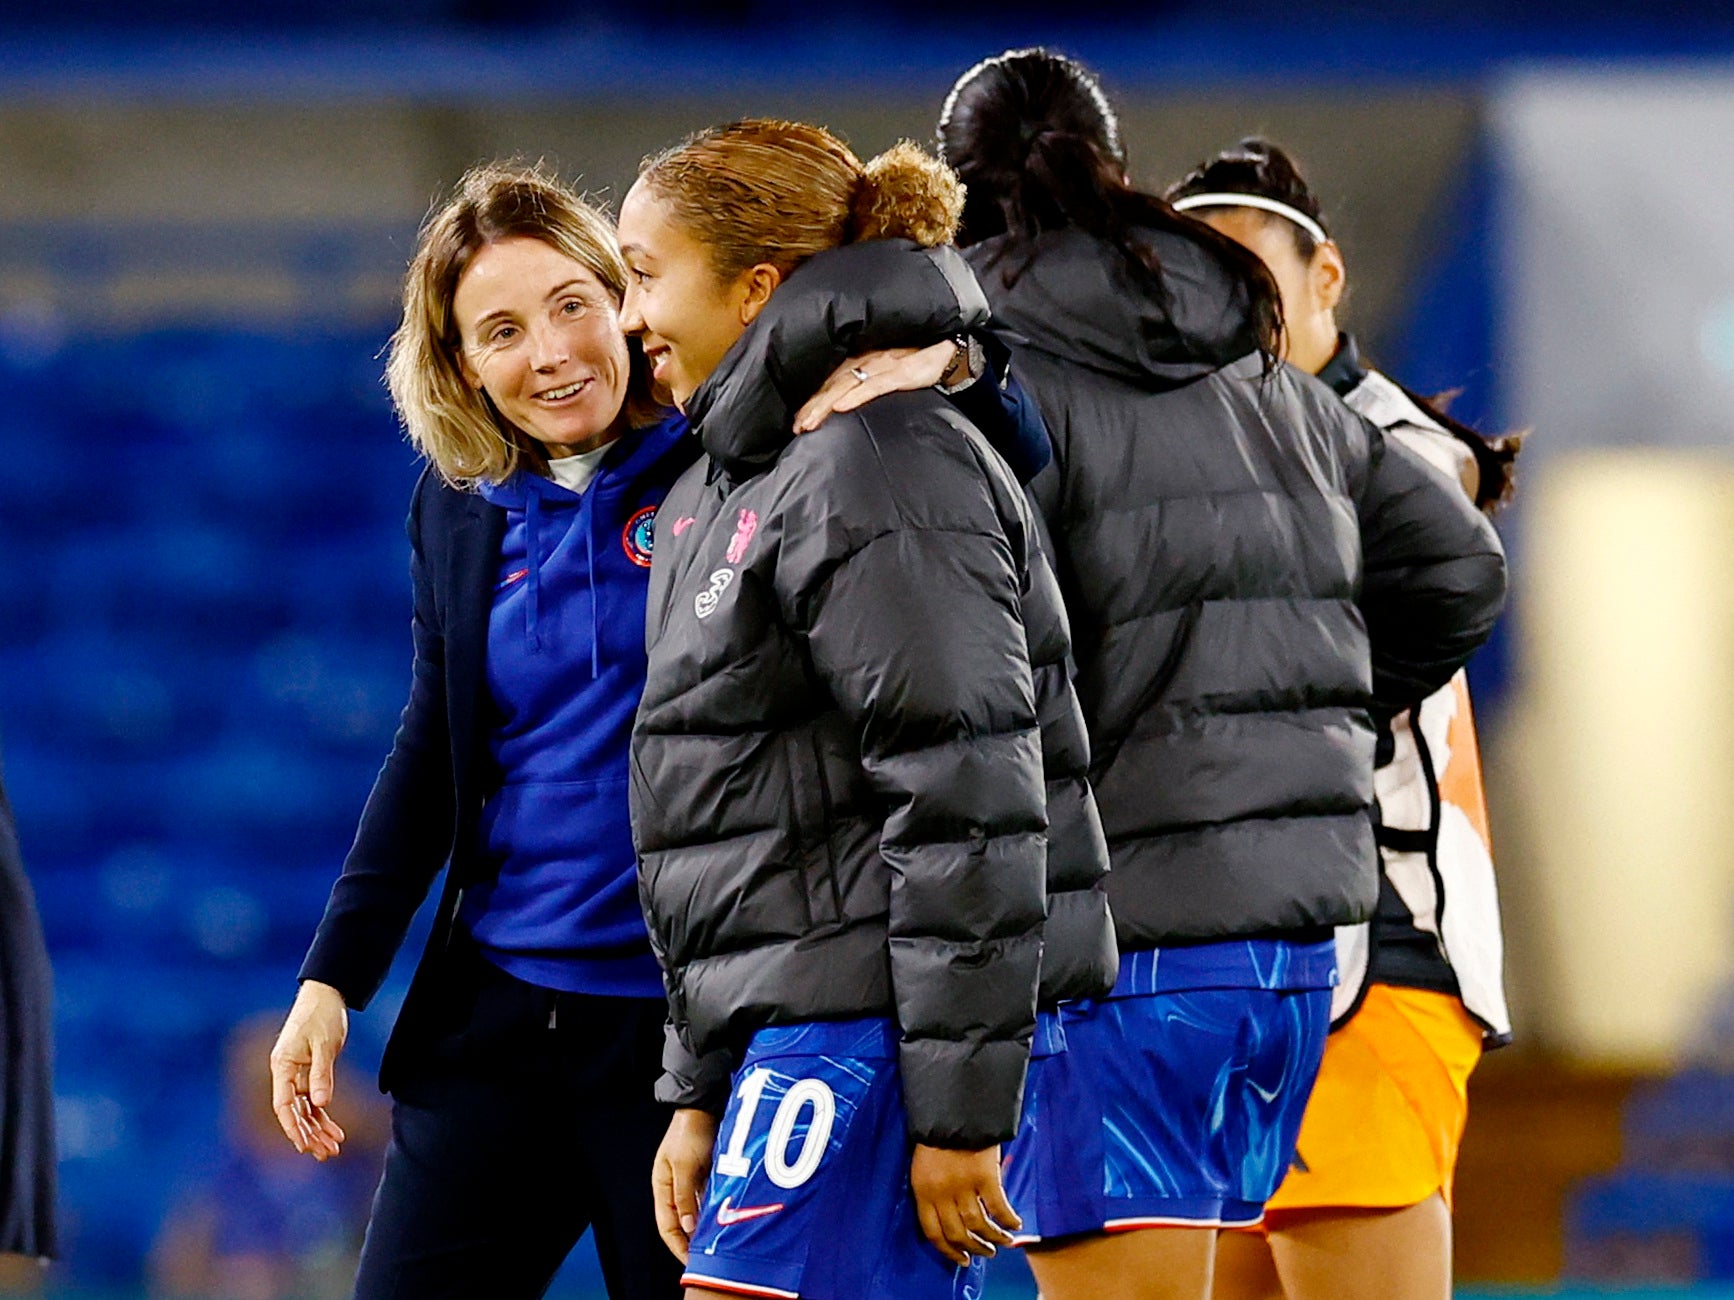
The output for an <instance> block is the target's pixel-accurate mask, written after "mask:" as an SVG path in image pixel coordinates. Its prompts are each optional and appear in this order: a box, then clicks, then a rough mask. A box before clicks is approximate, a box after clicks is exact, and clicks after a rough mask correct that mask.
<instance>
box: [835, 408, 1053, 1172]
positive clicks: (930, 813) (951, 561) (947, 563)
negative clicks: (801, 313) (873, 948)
mask: <svg viewBox="0 0 1734 1300" xmlns="http://www.w3.org/2000/svg"><path fill="white" fill-rule="evenodd" d="M851 436H855V435H851ZM933 441H934V442H935V443H937V441H938V440H933ZM897 479H898V482H899V483H904V484H911V483H914V484H920V485H921V486H920V490H921V491H922V492H923V493H924V494H927V495H928V496H930V497H934V496H944V495H945V494H947V493H949V492H957V493H970V492H975V493H979V492H980V491H981V484H980V479H979V477H978V476H976V474H975V473H973V472H972V467H970V466H969V465H967V464H966V463H965V462H964V461H962V460H960V459H959V458H957V457H956V456H946V455H944V454H940V453H939V452H938V450H937V448H934V449H932V452H931V454H921V453H920V452H917V453H916V454H914V455H912V457H911V460H910V461H907V462H905V463H903V464H901V465H900V466H899V472H898V475H897ZM892 490H893V491H894V492H895V491H897V490H898V489H897V485H896V484H893V486H892ZM1027 544H1028V543H1027V541H1026V539H1024V538H1021V537H1019V538H1010V539H1008V537H1007V536H1006V535H1005V534H1004V533H1003V532H995V531H992V530H987V529H982V530H976V531H970V530H963V529H949V528H946V529H942V528H931V527H918V526H914V525H912V524H909V523H908V522H901V523H896V524H892V525H890V526H888V527H886V528H884V529H882V530H879V531H877V532H876V533H875V534H874V535H873V536H871V537H870V538H868V539H867V540H864V541H863V542H861V543H860V544H858V545H856V546H854V547H853V548H852V549H850V551H849V552H848V553H847V554H846V555H844V556H843V557H842V558H841V559H840V560H839V561H838V562H837V563H836V564H835V565H833V566H831V567H829V569H828V571H827V572H826V573H825V574H824V575H823V576H822V578H820V579H819V580H818V581H817V582H816V584H815V585H814V587H813V588H812V589H811V590H809V591H807V592H806V593H805V594H804V604H805V607H806V609H807V616H806V620H805V622H806V632H807V639H808V644H809V649H810V653H811V656H812V662H813V665H814V668H815V671H816V672H817V674H818V675H819V677H820V678H821V679H822V681H823V683H824V685H825V686H826V687H827V689H828V690H829V692H830V695H831V698H832V699H833V700H835V701H836V703H837V704H838V705H839V707H840V708H841V709H842V710H843V711H844V712H845V713H846V714H847V715H848V716H849V717H850V718H851V720H852V721H853V722H854V724H855V725H856V726H857V727H858V730H859V736H860V749H861V761H862V765H863V768H864V770H865V773H866V775H867V778H868V780H869V782H870V783H871V785H872V787H873V788H874V790H875V791H876V792H877V794H878V795H879V797H880V798H881V799H882V800H883V802H884V805H885V811H886V816H885V821H884V828H883V831H882V833H881V839H880V853H881V856H882V857H883V859H884V861H885V864H886V866H887V867H888V868H889V869H890V872H891V893H890V916H889V945H890V965H891V980H892V991H893V997H894V1001H895V1005H896V1009H897V1015H898V1021H899V1024H900V1025H901V1028H902V1033H903V1041H902V1047H901V1051H900V1063H901V1066H902V1071H903V1095H904V1102H905V1106H906V1109H907V1111H908V1117H909V1126H910V1136H911V1137H912V1138H913V1140H915V1141H916V1142H921V1143H925V1144H928V1145H932V1146H939V1147H950V1148H955V1149H963V1150H979V1149H981V1148H983V1147H987V1146H991V1145H992V1144H994V1143H996V1142H1003V1141H1006V1140H1009V1139H1010V1138H1011V1136H1012V1135H1013V1133H1014V1132H1015V1131H1016V1128H1017V1121H1018V1113H1019V1110H1020V1108H1021V1103H1022V1097H1023V1082H1024V1071H1025V1067H1026V1065H1027V1063H1028V1057H1029V1044H1030V1037H1031V1034H1032V1032H1033V1030H1034V1026H1035V1011H1036V992H1037V983H1038V978H1039V968H1040V962H1041V952H1042V938H1041V933H1042V921H1043V913H1044V900H1043V892H1044V891H1043V885H1044V875H1045V865H1046V864H1045V859H1046V854H1045V851H1044V835H1043V832H1044V830H1045V827H1046V814H1045V804H1046V795H1045V790H1044V787H1043V779H1042V752H1041V737H1040V733H1039V730H1038V725H1037V717H1036V701H1035V698H1034V694H1033V690H1032V684H1031V677H1030V668H1029V652H1028V648H1027V646H1026V644H1025V635H1024V626H1023V621H1022V614H1021V593H1022V585H1023V574H1022V572H1021V570H1022V568H1023V563H1022V560H1023V555H1024V548H1025V547H1026V546H1027Z"/></svg>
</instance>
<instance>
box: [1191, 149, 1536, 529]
mask: <svg viewBox="0 0 1734 1300" xmlns="http://www.w3.org/2000/svg"><path fill="white" fill-rule="evenodd" d="M1199 194H1246V195H1251V196H1253V197H1256V198H1262V199H1271V200H1274V201H1275V202H1277V203H1281V204H1283V205H1284V206H1285V207H1290V208H1293V209H1294V210H1295V211H1296V212H1298V213H1300V214H1302V215H1303V216H1305V217H1307V218H1308V219H1309V220H1311V221H1312V222H1314V223H1315V224H1316V225H1317V226H1318V227H1319V228H1320V229H1321V230H1323V231H1325V232H1326V234H1327V235H1328V234H1329V232H1330V225H1329V223H1327V222H1326V221H1325V218H1324V212H1323V209H1322V208H1321V207H1320V205H1319V200H1318V195H1316V194H1314V193H1313V191H1312V187H1311V186H1309V185H1308V184H1307V182H1306V177H1305V176H1303V175H1301V170H1300V168H1299V167H1298V166H1296V165H1295V161H1294V159H1293V158H1291V157H1290V156H1289V154H1288V152H1287V151H1286V150H1285V149H1283V148H1282V147H1281V146H1280V145H1275V144H1272V143H1271V142H1270V141H1269V140H1261V139H1258V138H1257V137H1249V138H1248V139H1245V140H1242V141H1241V142H1240V143H1239V144H1237V145H1235V146H1234V148H1232V149H1224V150H1223V151H1222V152H1221V153H1219V154H1217V155H1216V157H1214V158H1212V159H1210V160H1209V161H1208V162H1203V163H1200V164H1199V165H1198V166H1196V167H1194V168H1193V169H1192V170H1191V171H1190V172H1188V173H1187V174H1186V175H1185V176H1184V177H1183V178H1181V180H1180V181H1178V182H1177V183H1176V184H1174V185H1171V186H1170V187H1169V189H1168V193H1167V196H1166V197H1167V199H1168V201H1169V202H1170V203H1178V202H1180V201H1181V200H1183V199H1188V198H1192V197H1194V196H1196V195H1199ZM1189 210H1190V211H1194V212H1199V213H1205V212H1213V211H1214V212H1221V211H1224V210H1226V208H1225V207H1197V208H1192V209H1189ZM1270 219H1271V220H1272V221H1276V222H1280V223H1281V224H1282V225H1283V227H1284V228H1285V229H1287V230H1288V232H1289V234H1290V235H1291V236H1293V238H1294V243H1295V251H1296V252H1298V253H1299V254H1300V256H1301V260H1302V261H1304V262H1310V261H1311V260H1312V256H1313V254H1314V253H1315V252H1317V251H1318V241H1317V240H1315V239H1314V238H1313V237H1312V235H1311V234H1309V233H1308V232H1307V231H1306V229H1305V228H1304V227H1302V226H1300V225H1297V224H1296V223H1295V222H1293V221H1291V220H1288V219H1287V218H1285V217H1283V216H1281V215H1280V214H1276V213H1273V214H1271V218H1270ZM1398 387H1399V388H1402V385H1400V384H1399V385H1398ZM1403 392H1404V394H1405V395H1407V396H1408V397H1409V399H1410V400H1411V401H1413V402H1414V403H1415V404H1416V405H1417V406H1419V407H1420V408H1421V409H1422V410H1423V411H1425V412H1427V414H1428V415H1430V416H1432V417H1433V418H1434V419H1435V420H1437V421H1438V422H1439V425H1440V427H1441V428H1443V429H1445V430H1446V432H1448V433H1450V434H1451V436H1452V437H1454V438H1456V439H1457V440H1458V441H1459V442H1461V443H1462V444H1463V445H1464V446H1466V447H1467V448H1469V451H1470V454H1471V455H1473V456H1474V457H1475V468H1476V471H1477V478H1478V486H1477V487H1476V491H1475V504H1476V506H1477V507H1479V508H1480V509H1481V510H1484V511H1486V512H1487V513H1488V514H1492V513H1493V512H1494V511H1495V510H1498V509H1499V508H1500V507H1501V506H1503V505H1506V504H1507V503H1508V502H1510V500H1511V497H1512V494H1513V492H1514V491H1515V490H1516V486H1517V454H1518V452H1519V451H1521V450H1522V449H1523V439H1524V434H1522V433H1508V434H1501V435H1499V436H1496V437H1489V436H1487V435H1486V434H1484V433H1481V432H1480V431H1478V430H1476V429H1472V428H1470V426H1468V425H1467V424H1464V423H1463V422H1462V421H1460V420H1454V419H1452V418H1451V416H1449V415H1447V414H1446V412H1445V408H1446V406H1447V405H1448V404H1449V403H1450V401H1451V399H1452V398H1453V397H1454V396H1456V394H1455V393H1445V394H1442V395H1441V396H1438V397H1433V398H1427V397H1422V396H1421V395H1420V394H1418V393H1413V392H1410V391H1409V390H1408V389H1407V388H1403Z"/></svg>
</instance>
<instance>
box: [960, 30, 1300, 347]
mask: <svg viewBox="0 0 1734 1300" xmlns="http://www.w3.org/2000/svg"><path fill="white" fill-rule="evenodd" d="M939 148H940V153H941V155H942V156H943V157H944V159H945V161H946V162H948V163H950V164H951V166H952V168H953V169H954V170H955V171H956V172H957V174H958V177H959V179H961V180H962V181H963V183H964V185H965V187H966V192H965V197H964V205H963V225H962V228H961V229H960V231H959V232H958V242H959V243H960V244H963V245H966V246H967V245H969V244H976V243H980V242H982V241H983V240H987V239H992V238H995V237H996V236H1001V235H1005V236H1009V239H1008V240H1007V247H1006V250H1005V251H1006V252H1008V253H1009V252H1011V251H1012V250H1014V249H1016V250H1019V251H1022V252H1023V253H1024V254H1025V259H1024V261H1023V263H1022V265H1020V266H1017V267H1007V268H1006V269H1005V271H1004V272H1003V274H1004V276H1005V278H1006V281H1007V283H1008V284H1009V283H1011V282H1012V281H1013V280H1015V279H1016V278H1017V276H1018V275H1019V274H1021V273H1022V271H1023V269H1024V268H1025V267H1027V266H1028V264H1029V257H1030V256H1031V255H1032V254H1033V248H1032V245H1033V244H1034V241H1035V239H1036V236H1038V235H1040V234H1041V233H1042V232H1043V231H1048V230H1063V229H1066V228H1068V227H1076V228H1078V229H1080V230H1083V231H1086V232H1087V233H1089V234H1092V235H1094V236H1096V237H1097V238H1099V239H1101V240H1103V241H1104V242H1106V243H1108V244H1111V245H1113V246H1114V247H1116V248H1118V249H1119V250H1120V251H1121V252H1122V253H1123V254H1124V255H1125V257H1126V259H1127V261H1128V263H1129V264H1130V265H1131V267H1132V268H1133V270H1134V272H1135V273H1136V274H1138V275H1139V276H1140V278H1142V279H1143V280H1144V281H1145V283H1146V284H1147V285H1148V287H1149V288H1150V289H1151V290H1152V291H1153V292H1155V293H1156V294H1158V295H1161V296H1163V297H1165V296H1166V287H1165V285H1164V282H1163V277H1162V263H1161V261H1160V259H1159V258H1158V257H1157V254H1156V250H1155V248H1154V247H1153V246H1152V245H1151V243H1150V241H1149V240H1148V239H1146V238H1143V237H1142V232H1145V231H1150V230H1157V231H1167V232H1171V233H1173V234H1177V235H1179V236H1181V237H1182V238H1184V239H1187V240H1189V241H1190V242H1192V243H1194V244H1198V245H1202V246H1203V247H1204V248H1205V249H1207V250H1208V251H1209V252H1210V253H1211V254H1212V255H1213V256H1214V257H1215V258H1216V260H1217V261H1218V262H1219V263H1220V264H1221V265H1222V267H1223V268H1224V269H1225V270H1226V271H1227V272H1228V274H1229V276H1230V277H1231V278H1232V279H1233V280H1234V281H1235V283H1236V285H1237V287H1238V288H1239V289H1240V291H1241V293H1242V294H1243V295H1244V297H1245V299H1246V303H1247V307H1248V314H1249V316H1250V318H1251V324H1252V329H1253V333H1254V337H1255V338H1256V339H1257V340H1258V345H1259V348H1260V349H1261V350H1262V351H1263V352H1264V354H1265V356H1266V358H1267V360H1268V359H1271V358H1274V357H1275V355H1276V351H1277V348H1278V344H1279V340H1280V339H1281V336H1282V300H1281V298H1280V296H1279V295H1278V293H1277V288H1276V281H1275V280H1273V279H1272V278H1271V274H1270V271H1269V270H1268V268H1266V266H1265V265H1264V263H1263V262H1262V261H1260V260H1259V258H1258V256H1257V255H1256V254H1254V253H1252V252H1249V251H1248V250H1247V249H1245V248H1243V247H1242V246H1241V245H1239V244H1237V243H1236V242H1235V241H1234V240H1232V239H1230V238H1228V236H1226V235H1223V234H1220V233H1218V232H1217V231H1215V230H1213V229H1211V228H1210V227H1209V226H1207V225H1205V224H1204V223H1203V222H1201V221H1195V220H1193V219H1192V218H1190V217H1186V216H1182V215H1181V214H1180V213H1178V212H1175V211H1174V209H1173V208H1171V207H1169V205H1168V204H1167V203H1166V202H1165V201H1163V200H1162V199H1160V198H1158V197H1157V196H1156V195H1154V194H1146V193H1144V192H1143V191H1141V190H1138V189H1135V188H1134V187H1133V186H1132V183H1131V182H1130V181H1129V180H1128V179H1127V178H1126V153H1125V149H1124V147H1123V146H1122V144H1121V141H1120V124H1119V122H1118V120H1117V119H1116V118H1115V116H1114V110H1113V108H1112V107H1111V106H1110V105H1109V103H1108V100H1107V97H1106V96H1105V95H1104V94H1103V93H1102V87H1101V83H1100V82H1098V81H1097V80H1096V77H1095V74H1094V73H1092V72H1091V71H1090V70H1089V69H1088V68H1086V67H1084V65H1083V64H1081V63H1078V62H1077V61H1076V60H1074V59H1069V58H1066V57H1065V56H1063V55H1059V54H1054V53H1051V52H1050V51H1048V50H1044V49H1027V50H1008V51H1007V52H1006V53H1004V54H1001V55H997V56H996V57H994V58H991V59H986V60H984V61H983V62H981V63H978V64H976V65H975V67H973V68H971V69H970V70H969V71H968V72H966V73H964V74H963V76H962V77H960V78H958V81H957V84H956V85H955V86H953V87H952V88H951V94H950V95H948V96H947V97H946V100H945V106H944V108H943V109H942V110H941V111H940V118H939Z"/></svg>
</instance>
